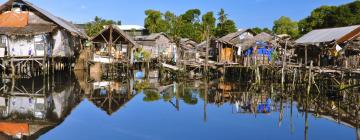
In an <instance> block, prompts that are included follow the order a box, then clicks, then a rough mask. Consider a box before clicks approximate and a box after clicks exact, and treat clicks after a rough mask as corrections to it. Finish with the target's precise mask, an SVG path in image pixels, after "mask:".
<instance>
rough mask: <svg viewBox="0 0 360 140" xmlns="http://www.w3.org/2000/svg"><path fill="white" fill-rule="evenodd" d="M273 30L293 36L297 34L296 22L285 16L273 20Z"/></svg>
mask: <svg viewBox="0 0 360 140" xmlns="http://www.w3.org/2000/svg"><path fill="white" fill-rule="evenodd" d="M273 31H274V32H275V33H276V34H288V35H290V36H291V37H294V38H295V37H297V36H298V35H299V29H298V23H297V22H295V21H292V20H291V19H290V18H289V17H285V16H282V17H280V18H279V19H278V20H275V21H274V27H273Z"/></svg>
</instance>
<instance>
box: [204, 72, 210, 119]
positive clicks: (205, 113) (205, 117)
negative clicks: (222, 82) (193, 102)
mask: <svg viewBox="0 0 360 140" xmlns="http://www.w3.org/2000/svg"><path fill="white" fill-rule="evenodd" d="M204 81H205V93H204V94H205V95H204V122H206V121H207V111H206V107H207V103H208V101H207V100H208V99H207V96H208V88H209V87H208V78H207V77H205V80H204Z"/></svg>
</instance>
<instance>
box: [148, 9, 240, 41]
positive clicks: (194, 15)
mask: <svg viewBox="0 0 360 140" xmlns="http://www.w3.org/2000/svg"><path fill="white" fill-rule="evenodd" d="M145 15H146V18H145V27H146V28H147V29H148V30H149V32H150V33H158V32H165V33H167V34H168V35H169V36H170V38H172V39H173V40H175V41H176V40H178V39H179V38H189V39H192V40H194V41H196V42H201V41H203V40H205V39H206V36H207V35H209V36H214V37H222V36H224V35H226V34H228V33H231V32H236V25H235V22H234V21H232V20H229V19H228V18H227V14H225V11H224V10H223V9H221V10H220V12H219V14H218V16H219V17H218V18H215V16H214V13H213V12H206V13H205V14H203V15H201V11H200V10H199V9H190V10H188V11H186V12H185V13H183V14H180V15H175V14H174V13H172V12H170V11H166V12H165V13H161V12H160V11H156V10H146V11H145ZM216 19H218V23H216V22H217V21H216ZM216 24H217V26H215V25H216Z"/></svg>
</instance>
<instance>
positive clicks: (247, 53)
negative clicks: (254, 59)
mask: <svg viewBox="0 0 360 140" xmlns="http://www.w3.org/2000/svg"><path fill="white" fill-rule="evenodd" d="M256 45H257V46H259V47H258V48H257V53H258V54H260V55H265V56H267V57H268V59H269V61H271V53H272V52H273V48H269V49H267V47H268V44H267V43H265V42H259V41H257V42H256ZM253 52H254V48H253V47H251V48H249V49H247V50H246V51H245V53H244V55H245V56H250V55H252V54H253Z"/></svg>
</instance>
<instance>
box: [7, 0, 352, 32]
mask: <svg viewBox="0 0 360 140" xmlns="http://www.w3.org/2000/svg"><path fill="white" fill-rule="evenodd" d="M5 1H6V0H0V2H1V3H4V2H5ZM28 1H30V2H32V3H34V4H36V5H38V6H40V7H41V8H43V9H45V10H47V11H49V12H51V13H53V14H54V15H56V16H60V17H63V18H65V19H67V20H70V21H73V22H76V23H83V22H87V21H90V20H91V19H93V18H94V17H95V16H100V17H103V18H106V19H113V20H121V21H122V23H123V24H138V25H143V22H144V18H145V14H144V11H145V10H146V9H156V10H160V11H162V12H165V11H167V10H170V11H172V12H174V13H176V14H181V13H184V12H185V11H186V10H188V9H191V8H198V9H200V10H201V11H202V13H205V12H207V11H215V12H216V13H217V12H218V11H219V9H220V8H224V9H225V12H226V13H227V14H228V15H229V18H230V19H232V20H234V21H235V22H236V24H237V27H238V28H249V27H255V26H258V27H272V25H273V21H274V20H275V19H277V18H279V17H280V16H282V15H284V16H289V17H291V18H292V19H293V20H299V19H302V18H304V17H306V16H308V15H309V14H310V12H311V11H312V10H313V9H314V8H317V7H319V6H321V5H341V4H345V3H349V2H351V1H353V0H28Z"/></svg>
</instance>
